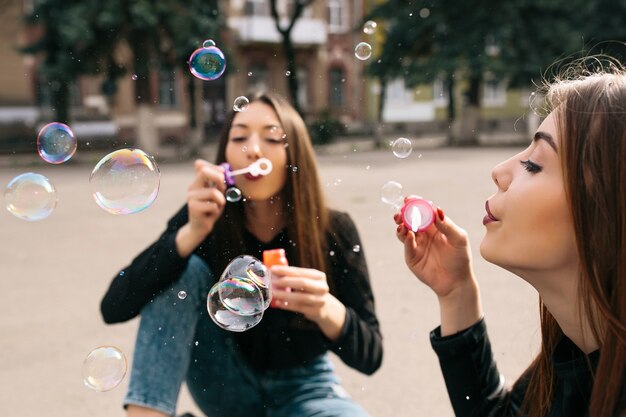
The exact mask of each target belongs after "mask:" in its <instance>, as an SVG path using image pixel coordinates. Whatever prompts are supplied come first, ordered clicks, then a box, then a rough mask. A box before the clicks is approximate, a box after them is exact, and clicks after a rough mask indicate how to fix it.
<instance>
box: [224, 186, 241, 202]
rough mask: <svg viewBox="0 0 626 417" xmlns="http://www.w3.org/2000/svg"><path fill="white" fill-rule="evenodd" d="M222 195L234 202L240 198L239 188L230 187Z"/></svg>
mask: <svg viewBox="0 0 626 417" xmlns="http://www.w3.org/2000/svg"><path fill="white" fill-rule="evenodd" d="M224 195H225V196H226V201H228V202H229V203H236V202H237V201H239V200H241V190H240V189H239V188H237V187H230V188H229V189H227V190H226V192H225V193H224Z"/></svg>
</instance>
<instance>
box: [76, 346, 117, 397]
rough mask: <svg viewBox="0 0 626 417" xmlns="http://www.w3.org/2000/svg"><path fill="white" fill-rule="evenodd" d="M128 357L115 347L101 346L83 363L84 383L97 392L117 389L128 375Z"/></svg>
mask: <svg viewBox="0 0 626 417" xmlns="http://www.w3.org/2000/svg"><path fill="white" fill-rule="evenodd" d="M126 369H127V363H126V357H125V356H124V354H123V353H122V351H121V350H119V349H118V348H116V347H114V346H101V347H99V348H96V349H94V350H92V351H91V353H89V355H87V358H86V359H85V361H84V362H83V382H84V383H85V385H86V386H87V387H89V388H91V389H94V390H96V391H109V390H112V389H113V388H115V387H117V386H118V385H119V383H120V382H122V379H124V375H126Z"/></svg>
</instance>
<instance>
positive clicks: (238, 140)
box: [230, 136, 246, 142]
mask: <svg viewBox="0 0 626 417" xmlns="http://www.w3.org/2000/svg"><path fill="white" fill-rule="evenodd" d="M244 140H246V138H245V137H243V136H237V137H234V138H231V139H230V141H231V142H243V141H244Z"/></svg>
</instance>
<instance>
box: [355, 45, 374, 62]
mask: <svg viewBox="0 0 626 417" xmlns="http://www.w3.org/2000/svg"><path fill="white" fill-rule="evenodd" d="M354 56H355V57H357V58H358V59H360V60H361V61H365V60H366V59H369V57H371V56H372V46H371V45H370V44H369V43H367V42H359V43H358V44H357V46H356V47H355V48H354Z"/></svg>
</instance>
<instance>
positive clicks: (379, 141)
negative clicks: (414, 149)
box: [374, 78, 387, 149]
mask: <svg viewBox="0 0 626 417" xmlns="http://www.w3.org/2000/svg"><path fill="white" fill-rule="evenodd" d="M379 82H380V93H379V96H378V109H376V124H375V125H374V139H375V140H376V149H380V148H382V147H383V130H384V129H383V126H384V124H385V122H384V120H383V114H384V111H385V97H386V95H387V80H386V79H384V78H380V79H379Z"/></svg>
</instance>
